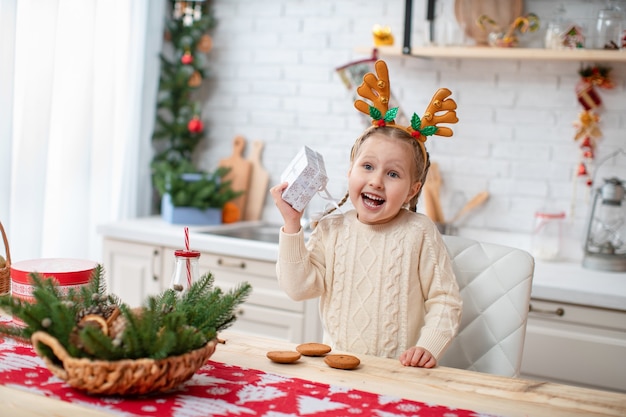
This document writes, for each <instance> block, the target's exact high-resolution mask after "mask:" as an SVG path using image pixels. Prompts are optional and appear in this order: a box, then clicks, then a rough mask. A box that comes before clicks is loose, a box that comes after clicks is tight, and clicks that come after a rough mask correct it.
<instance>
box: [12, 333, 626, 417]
mask: <svg viewBox="0 0 626 417" xmlns="http://www.w3.org/2000/svg"><path fill="white" fill-rule="evenodd" d="M220 337H221V338H222V339H224V340H225V341H226V343H225V344H223V345H222V344H220V345H218V346H217V350H216V352H215V354H214V355H213V356H212V357H211V360H214V361H217V362H223V363H227V364H232V365H236V366H240V367H247V368H252V369H258V370H261V371H264V372H270V373H275V374H281V375H284V376H289V377H297V378H301V379H306V380H310V381H316V382H321V383H326V384H332V385H339V386H347V387H351V388H354V389H358V390H362V391H369V392H374V393H378V394H386V395H392V396H396V397H402V398H406V399H409V400H414V401H419V402H424V403H434V404H440V405H445V406H448V407H456V408H463V409H468V410H473V411H476V412H482V413H488V414H497V415H502V416H511V417H516V416H519V417H527V416H550V417H561V416H562V417H576V416H581V417H582V416H585V417H588V416H616V417H617V416H619V417H623V416H626V394H620V393H615V392H609V391H600V390H592V389H585V388H578V387H573V386H568V385H561V384H555V383H550V382H537V381H530V380H523V379H515V378H507V377H500V376H495V375H490V374H483V373H477V372H471V371H465V370H460V369H454V368H445V367H437V368H435V369H422V368H412V367H404V366H402V365H400V362H399V361H397V360H395V359H384V358H378V357H374V356H366V355H358V356H359V358H360V359H361V365H360V366H359V368H357V369H355V370H352V371H343V370H337V369H332V368H329V367H328V366H327V365H326V364H325V363H324V361H323V359H322V358H319V357H304V356H303V357H302V358H301V359H300V360H299V361H298V362H297V363H295V364H290V365H281V364H276V363H273V362H271V361H270V360H268V359H267V357H266V354H267V352H268V351H271V350H294V349H295V347H296V344H293V343H287V342H282V341H276V340H271V339H266V338H261V337H254V336H250V335H243V334H239V333H236V332H232V331H226V332H223V333H222V334H221V335H220ZM335 353H336V352H335ZM0 404H1V407H2V408H1V409H2V413H1V414H2V415H10V416H14V417H23V416H42V417H43V416H50V415H54V416H64V417H104V416H108V415H110V414H107V413H105V412H102V411H96V410H93V409H88V408H85V407H82V406H79V405H74V404H70V403H65V402H62V401H58V400H53V399H50V398H46V397H44V396H41V395H35V394H30V393H26V392H23V391H20V390H17V389H13V388H9V387H6V386H0ZM5 412H6V413H7V414H5Z"/></svg>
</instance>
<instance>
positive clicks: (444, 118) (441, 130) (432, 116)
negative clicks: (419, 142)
mask: <svg viewBox="0 0 626 417" xmlns="http://www.w3.org/2000/svg"><path fill="white" fill-rule="evenodd" d="M450 95H452V92H451V91H450V90H448V89H447V88H440V89H439V90H437V92H436V93H435V95H434V96H433V98H432V99H431V100H430V104H429V105H428V107H426V111H425V112H424V117H423V118H422V127H424V126H437V124H439V123H456V122H458V121H459V119H458V118H457V117H456V111H455V110H456V102H455V101H454V100H453V99H451V98H448V97H450ZM441 112H445V113H444V114H440V113H441ZM453 133H454V132H452V129H450V128H449V127H442V126H437V130H436V131H435V133H434V134H435V135H437V136H447V137H450V136H452V134H453Z"/></svg>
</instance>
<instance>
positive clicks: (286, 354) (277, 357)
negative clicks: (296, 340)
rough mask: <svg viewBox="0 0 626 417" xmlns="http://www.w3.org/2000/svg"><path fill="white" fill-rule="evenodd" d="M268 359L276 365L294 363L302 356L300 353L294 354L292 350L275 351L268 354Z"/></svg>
mask: <svg viewBox="0 0 626 417" xmlns="http://www.w3.org/2000/svg"><path fill="white" fill-rule="evenodd" d="M266 356H267V358H268V359H269V360H271V361H272V362H276V363H294V362H296V361H297V360H298V359H300V357H301V356H302V355H300V353H298V352H294V351H292V350H274V351H271V352H267V355H266Z"/></svg>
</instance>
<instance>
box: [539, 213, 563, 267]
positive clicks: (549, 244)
mask: <svg viewBox="0 0 626 417" xmlns="http://www.w3.org/2000/svg"><path fill="white" fill-rule="evenodd" d="M564 219H565V213H564V212H562V211H561V212H552V213H551V212H545V211H538V212H536V213H535V226H534V229H533V234H532V250H531V252H532V255H533V256H534V257H535V258H536V259H542V260H546V261H553V260H557V259H559V256H560V252H561V228H562V224H563V220H564Z"/></svg>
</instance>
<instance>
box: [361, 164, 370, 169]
mask: <svg viewBox="0 0 626 417" xmlns="http://www.w3.org/2000/svg"><path fill="white" fill-rule="evenodd" d="M363 168H365V169H366V170H370V169H372V165H371V164H363Z"/></svg>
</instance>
